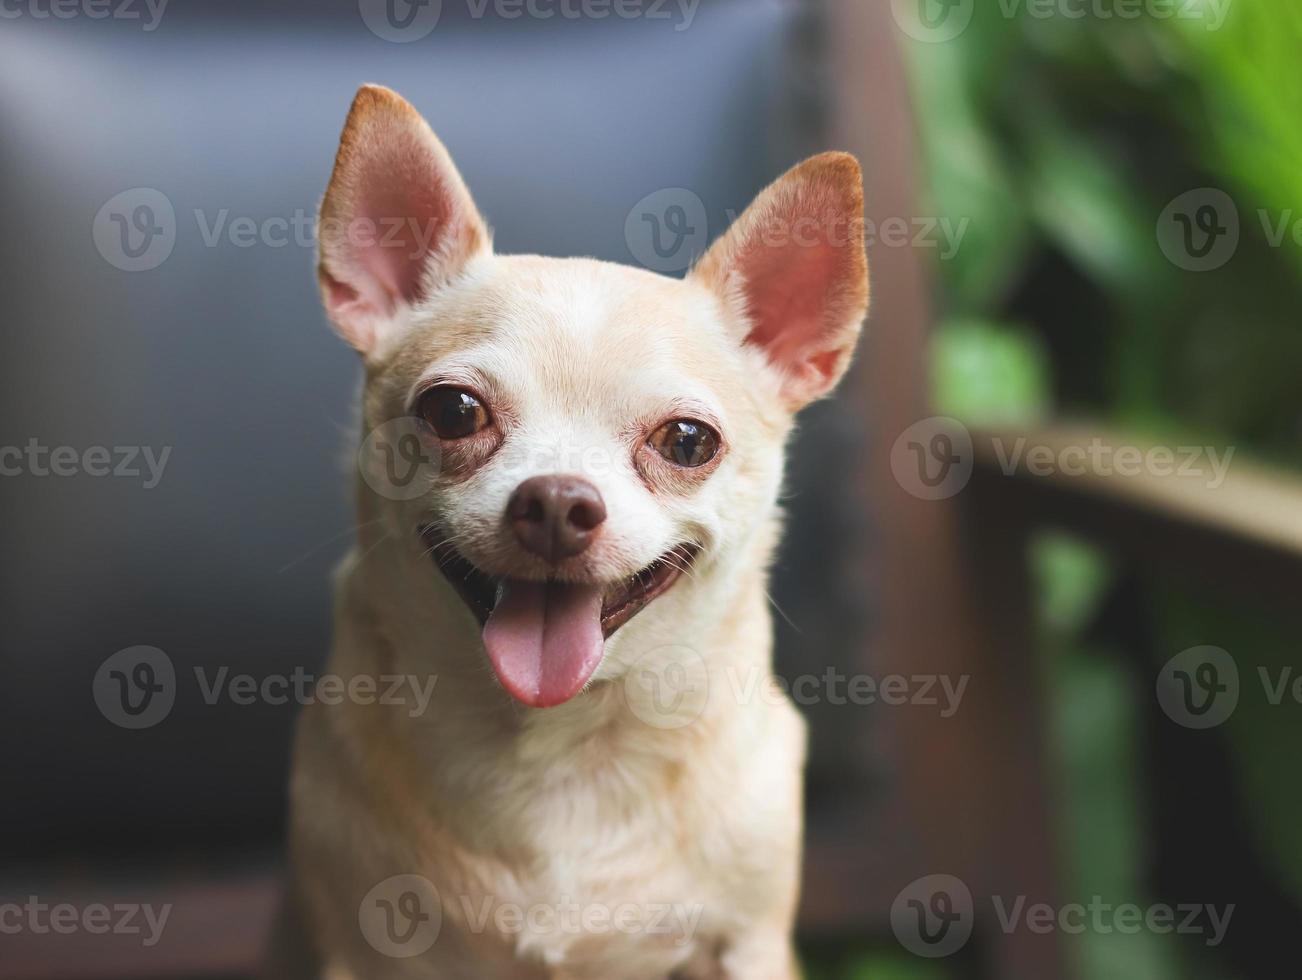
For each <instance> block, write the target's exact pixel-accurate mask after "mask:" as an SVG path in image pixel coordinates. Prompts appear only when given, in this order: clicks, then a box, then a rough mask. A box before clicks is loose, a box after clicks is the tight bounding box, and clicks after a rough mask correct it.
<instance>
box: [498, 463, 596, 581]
mask: <svg viewBox="0 0 1302 980" xmlns="http://www.w3.org/2000/svg"><path fill="white" fill-rule="evenodd" d="M506 519H507V520H508V521H509V522H510V523H511V527H512V529H513V530H514V531H515V536H516V537H517V538H518V539H519V541H520V544H522V545H524V547H525V548H526V549H528V550H529V551H532V552H533V553H534V554H535V555H538V556H539V557H540V558H544V559H546V560H547V561H549V562H557V561H560V560H561V559H563V558H570V557H572V556H574V555H577V554H579V553H580V552H582V551H583V550H584V549H586V548H587V547H588V545H590V544H591V543H592V540H593V539H594V538H595V537H596V536H597V531H598V530H599V529H600V528H601V525H602V522H603V521H605V519H606V504H605V502H604V501H603V500H602V499H601V494H600V493H598V492H597V488H596V487H594V486H593V485H592V484H591V483H589V482H588V481H587V480H583V479H580V478H579V477H577V476H535V477H532V478H530V479H528V480H525V481H524V482H523V483H521V484H520V485H519V486H518V487H516V488H515V493H513V494H511V500H510V502H509V503H508V504H507V505H506Z"/></svg>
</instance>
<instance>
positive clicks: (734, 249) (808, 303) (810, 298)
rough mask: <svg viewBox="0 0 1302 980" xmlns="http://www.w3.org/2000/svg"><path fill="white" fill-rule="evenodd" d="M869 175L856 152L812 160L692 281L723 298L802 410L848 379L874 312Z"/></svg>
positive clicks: (780, 182)
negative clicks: (867, 247) (868, 249)
mask: <svg viewBox="0 0 1302 980" xmlns="http://www.w3.org/2000/svg"><path fill="white" fill-rule="evenodd" d="M863 231H864V224H863V177H862V175H861V173H860V171H859V163H858V161H856V160H855V158H854V157H852V156H850V155H849V154H848V153H823V154H820V155H819V156H816V157H811V158H810V159H808V160H806V161H805V162H804V163H801V164H799V165H798V166H796V167H794V168H793V169H792V170H790V171H788V172H787V173H786V174H785V175H783V176H782V177H780V178H778V179H777V180H776V181H774V182H773V183H772V184H771V185H770V186H769V187H767V188H766V189H765V190H763V191H762V192H760V195H759V197H757V198H756V199H755V202H754V203H753V204H751V206H750V207H749V208H747V209H746V211H745V212H744V213H743V214H742V215H741V217H740V218H738V219H737V220H736V222H734V224H733V226H732V227H731V228H730V229H728V231H727V232H726V233H725V234H724V235H723V237H722V238H720V239H719V240H718V241H717V242H715V243H714V245H712V246H711V247H710V250H709V251H708V252H707V253H706V254H705V256H704V257H703V258H702V259H701V261H700V262H699V263H698V264H697V266H696V268H695V269H694V270H693V271H692V276H693V277H694V278H695V279H697V280H698V281H700V282H703V283H704V284H706V285H707V286H709V287H710V288H711V289H713V290H714V291H715V292H716V293H717V294H718V295H719V296H721V297H722V298H723V300H724V302H725V304H726V305H727V306H728V308H729V309H730V311H731V312H732V314H733V316H734V317H735V318H736V320H737V322H738V324H739V327H738V329H739V333H740V334H741V336H740V339H741V340H742V342H744V343H746V344H748V345H752V346H754V347H757V348H759V349H760V350H762V351H763V352H764V353H765V355H767V357H768V360H769V363H770V364H771V365H772V366H773V367H774V368H775V369H776V370H777V371H778V372H779V375H780V377H781V389H780V390H781V394H782V398H783V401H784V402H785V403H786V406H787V408H789V409H790V410H792V411H795V410H797V409H799V408H802V407H803V406H804V405H806V404H808V403H809V402H811V401H813V400H814V399H816V398H819V397H821V396H823V395H825V394H827V393H828V392H829V391H831V390H832V389H833V388H834V387H835V386H836V383H837V382H838V381H839V380H840V379H841V375H843V374H844V373H845V370H846V368H847V367H848V366H849V364H850V357H851V354H852V353H853V352H854V345H855V341H856V340H857V339H858V337H859V330H860V328H861V327H862V325H863V319H864V316H865V314H866V313H867V312H868V259H867V256H866V255H865V253H864V242H863Z"/></svg>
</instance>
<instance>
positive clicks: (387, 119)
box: [317, 85, 491, 354]
mask: <svg viewBox="0 0 1302 980" xmlns="http://www.w3.org/2000/svg"><path fill="white" fill-rule="evenodd" d="M317 225H318V240H319V242H320V254H319V260H318V266H317V274H318V277H319V278H320V281H321V295H322V299H323V301H324V303H325V308H326V312H327V313H328V314H329V315H330V319H331V320H332V321H333V322H334V324H335V326H336V327H337V328H338V329H339V332H340V333H341V334H343V336H344V339H345V340H347V341H348V342H349V343H350V344H352V345H353V346H354V347H355V348H357V349H358V350H359V351H361V352H362V354H370V353H371V352H372V351H374V350H375V348H376V346H377V344H379V343H381V342H382V341H383V340H384V338H385V334H386V332H387V331H390V330H392V329H393V328H394V325H395V324H396V323H399V322H401V315H402V314H403V313H404V312H405V310H406V309H407V308H409V307H410V306H411V305H412V304H414V303H417V302H419V301H420V300H421V299H423V298H425V297H426V296H428V295H429V294H430V292H431V291H433V290H436V289H438V288H439V286H440V285H442V284H444V283H446V282H448V281H449V280H450V279H452V278H453V277H454V276H455V275H456V274H457V272H459V271H460V270H461V268H462V267H463V266H464V265H465V264H466V262H467V261H468V260H469V259H470V258H472V257H473V256H474V255H476V254H478V253H480V252H487V251H489V250H490V248H491V245H490V241H489V233H488V228H487V227H486V226H485V225H484V222H483V219H482V218H480V216H479V212H478V211H477V210H476V209H475V204H474V201H473V200H471V197H470V193H469V191H467V190H466V185H465V183H464V182H463V181H462V180H461V175H460V174H459V173H457V168H456V167H455V166H454V165H453V163H452V158H451V157H449V156H448V152H447V150H445V149H444V148H443V144H442V143H440V142H439V141H438V137H436V136H435V135H434V133H433V131H432V130H431V129H430V128H429V125H428V124H427V123H426V122H425V120H424V119H423V118H421V115H420V113H419V112H417V111H416V109H415V108H414V107H413V106H412V105H411V104H410V103H409V102H407V101H406V100H405V99H404V98H402V96H400V95H398V94H397V93H396V92H393V91H391V90H390V89H387V88H383V87H381V86H379V85H365V86H363V87H362V88H361V89H359V90H358V92H357V97H356V98H355V99H354V100H353V106H352V109H350V110H349V112H348V121H347V122H346V123H344V132H343V136H342V137H341V138H340V141H339V154H338V156H337V157H336V158H335V168H334V173H333V174H332V175H331V177H330V186H329V188H328V189H327V190H326V195H325V199H324V200H323V201H322V202H321V213H320V215H319V217H318V223H317Z"/></svg>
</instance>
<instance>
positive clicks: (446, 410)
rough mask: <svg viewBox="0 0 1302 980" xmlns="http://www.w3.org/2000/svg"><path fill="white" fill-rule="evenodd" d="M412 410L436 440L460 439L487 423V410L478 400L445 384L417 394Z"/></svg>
mask: <svg viewBox="0 0 1302 980" xmlns="http://www.w3.org/2000/svg"><path fill="white" fill-rule="evenodd" d="M416 410H417V412H419V414H420V417H421V418H423V419H424V420H425V421H426V422H427V423H428V424H429V427H430V428H431V429H433V430H434V432H435V434H436V435H437V436H438V437H439V438H440V439H464V438H466V437H467V436H473V435H474V434H475V433H476V432H479V431H480V430H482V429H484V428H485V427H487V425H488V423H489V417H488V409H487V408H485V407H484V404H483V403H482V402H481V401H480V400H479V399H478V398H476V397H475V396H474V395H472V394H471V393H470V392H468V391H466V390H465V389H463V388H452V387H450V386H447V385H441V386H439V387H437V388H431V389H430V390H429V391H427V392H425V394H423V395H421V396H420V401H419V402H418V403H417V406H416Z"/></svg>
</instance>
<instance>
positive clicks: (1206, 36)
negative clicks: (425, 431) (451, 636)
mask: <svg viewBox="0 0 1302 980" xmlns="http://www.w3.org/2000/svg"><path fill="white" fill-rule="evenodd" d="M1299 54H1302V8H1299V7H1298V6H1297V5H1296V4H1295V3H1294V2H1293V0H999V2H996V3H981V4H977V3H976V2H975V0H871V2H870V0H855V2H851V0H823V2H809V3H804V2H798V0H666V2H663V3H662V2H660V0H645V2H636V0H629V2H627V3H622V4H621V3H603V2H602V0H566V2H562V0H556V2H549V0H534V2H531V3H530V4H523V3H519V2H516V0H482V2H481V0H442V2H441V3H440V2H439V0H429V2H425V3H415V4H411V3H408V2H407V0H379V2H372V0H318V2H316V3H312V4H307V3H292V2H288V0H281V2H265V3H257V2H253V0H225V2H217V0H211V2H209V0H176V2H175V3H171V4H169V3H167V2H164V0H154V2H153V3H152V4H151V3H145V2H144V0H67V2H54V3H52V2H51V0H3V2H0V132H3V133H4V139H3V141H0V214H3V216H4V220H3V221H2V222H0V282H3V286H4V289H3V293H2V295H3V299H4V302H3V306H2V307H0V311H2V312H0V317H2V318H3V324H4V328H5V329H4V331H3V344H4V348H3V358H2V359H0V377H2V378H3V385H2V386H0V420H2V421H0V432H2V434H0V474H2V478H0V493H3V495H4V507H3V511H2V512H0V513H3V519H2V520H0V548H2V549H3V554H4V561H3V563H2V565H0V580H2V581H3V589H2V590H0V623H2V624H3V626H2V627H0V642H2V643H3V649H2V650H0V658H2V659H0V732H3V735H4V738H3V745H4V751H3V752H0V786H3V787H4V790H3V802H2V803H0V829H3V831H4V833H3V834H2V835H0V976H4V977H6V978H12V980H37V978H61V980H80V978H84V980H90V978H102V980H117V978H122V980H126V978H145V977H158V978H164V977H167V978H177V980H180V978H191V977H193V978H200V977H204V978H235V977H246V976H249V975H250V971H251V970H252V968H253V965H254V963H255V962H256V960H257V957H258V951H259V949H260V946H261V944H262V942H263V939H264V937H265V934H266V930H267V927H268V924H269V921H270V919H271V916H272V912H273V909H274V906H275V902H276V897H277V894H278V890H279V887H280V869H281V849H282V831H283V817H284V787H285V780H286V773H287V764H288V746H289V738H290V731H291V726H292V724H293V719H294V717H295V714H296V711H297V705H296V704H295V703H294V699H293V698H292V697H290V698H288V699H278V698H273V697H267V696H265V695H264V694H261V693H258V691H257V689H258V688H259V685H261V684H263V682H264V681H266V680H267V679H269V678H270V679H276V678H280V679H285V678H289V679H292V678H294V677H308V678H311V677H313V676H315V675H316V674H317V673H319V672H320V670H321V667H322V664H323V661H324V657H325V654H326V651H327V647H328V643H329V624H330V619H329V575H330V572H331V569H332V567H333V566H334V564H335V563H336V562H337V561H338V560H339V558H340V556H341V555H342V554H343V552H344V551H345V550H346V549H347V547H348V545H349V539H350V535H351V533H352V526H353V525H352V517H351V504H350V500H349V489H350V487H351V483H352V478H351V474H352V472H353V471H354V467H355V462H354V461H355V458H356V457H355V447H356V444H357V439H358V434H357V432H356V431H355V416H354V401H355V397H356V392H357V390H358V386H359V381H360V371H359V367H358V364H357V361H356V358H355V356H354V355H353V354H352V353H351V352H350V351H349V350H348V349H346V348H345V346H344V345H343V344H342V343H341V342H340V341H338V340H337V339H336V338H335V337H334V336H333V334H332V333H331V332H330V330H329V328H328V326H327V325H326V323H325V320H324V317H323V316H322V315H321V313H320V309H319V302H318V298H317V295H316V286H315V281H314V278H313V266H314V253H313V248H314V245H315V242H314V240H313V235H312V219H313V216H314V214H315V208H316V204H317V202H318V200H319V196H320V194H321V193H322V191H323V190H324V188H325V184H326V180H327V178H328V176H329V171H330V166H331V163H332V160H333V154H334V150H335V146H336V144H337V140H338V136H339V130H340V127H341V125H342V122H343V118H344V113H345V111H346V109H347V106H348V104H349V101H350V100H351V98H352V95H353V92H354V91H355V89H356V88H357V86H358V85H359V84H360V83H362V82H366V81H373V82H380V83H384V84H387V85H390V86H391V87H393V88H396V89H397V90H399V91H400V92H402V93H403V94H404V95H405V96H407V97H408V98H409V99H410V100H411V101H412V102H413V103H414V104H415V105H416V106H417V108H419V109H420V110H421V111H422V112H423V113H424V114H425V116H426V117H427V118H428V119H429V120H430V122H431V124H432V125H433V126H434V128H435V130H436V131H437V132H438V133H439V135H440V136H441V137H442V139H443V140H444V142H445V143H446V144H447V145H448V147H449V149H450V150H451V152H452V154H453V156H454V157H455V159H456V160H457V163H458V165H459V166H460V168H461V170H462V172H463V173H464V175H465V176H466V179H467V182H468V183H469V185H470V187H471V190H472V192H473V193H474V195H475V197H476V199H477V201H478V202H479V205H480V207H481V209H482V210H483V212H484V213H485V215H486V216H487V217H488V219H489V221H490V222H491V223H492V224H493V226H494V228H495V232H496V242H497V245H498V248H499V249H500V250H502V251H507V252H540V253H543V254H552V255H569V254H589V255H596V256H597V257H599V258H603V259H609V260H613V261H618V262H625V263H633V264H639V265H643V266H646V267H648V268H651V269H654V270H655V271H659V272H663V273H666V274H669V275H679V274H682V273H683V272H684V271H685V270H686V268H687V267H688V266H689V265H690V263H691V261H692V259H693V257H695V256H696V255H699V254H700V252H701V251H703V250H704V247H705V246H706V245H707V244H708V242H709V241H710V240H712V239H713V237H715V236H716V235H717V234H718V233H719V232H720V231H722V229H723V228H725V227H726V226H727V224H728V222H729V221H730V220H731V218H732V217H733V216H734V215H735V214H736V213H738V212H739V211H740V210H741V209H743V208H744V207H745V205H746V204H747V203H748V202H749V201H750V199H751V198H752V197H753V196H754V194H755V193H756V192H757V191H758V190H759V189H760V188H761V187H763V186H764V184H765V183H767V182H768V181H769V180H771V179H772V178H773V177H775V176H777V175H778V174H779V173H780V172H781V171H782V170H783V169H784V168H786V167H787V166H789V165H791V164H793V163H794V162H796V161H797V160H799V159H800V158H802V157H803V156H805V155H807V154H809V153H812V152H816V151H818V150H822V149H827V148H839V149H847V150H851V151H853V152H855V153H856V154H858V155H859V156H860V158H861V159H862V160H863V162H864V165H865V179H866V183H867V194H868V208H869V219H870V220H869V223H868V226H867V237H868V244H869V251H870V263H871V265H872V269H873V285H874V310H873V313H872V316H871V319H870V323H869V330H868V333H867V335H866V340H865V344H864V347H863V350H862V352H861V355H860V357H859V360H858V361H857V363H856V366H855V368H854V369H853V371H852V374H851V376H850V377H849V378H848V380H847V383H846V386H845V388H844V390H843V391H842V393H841V395H840V396H839V397H838V398H836V399H834V400H832V401H829V402H826V403H822V404H820V405H817V406H815V407H814V408H813V409H811V410H810V411H809V412H808V414H807V416H806V418H805V421H804V425H803V427H802V429H801V432H800V435H799V437H798V438H797V440H796V441H795V444H794V446H793V455H792V463H791V471H790V479H789V493H788V500H787V506H788V508H789V510H790V512H791V514H792V519H791V524H790V529H789V533H788V537H787V540H786V542H785V544H784V547H783V551H782V554H781V557H780V561H779V566H778V568H777V570H776V579H775V584H774V589H773V593H774V597H775V601H776V604H777V605H778V606H779V607H780V610H781V615H780V616H778V617H777V631H778V641H779V642H778V674H779V676H780V678H782V680H783V681H784V682H785V683H786V684H789V685H791V686H792V688H793V690H796V691H799V692H800V696H799V697H797V701H798V702H799V704H800V707H801V709H802V710H803V711H804V712H805V713H806V715H807V717H808V718H809V720H810V722H811V725H812V735H813V743H812V753H811V762H810V773H809V813H808V821H809V837H808V859H807V867H806V878H805V900H804V905H803V907H802V913H801V934H800V939H801V946H802V953H803V955H804V958H805V962H806V968H807V970H808V972H809V975H810V977H811V980H842V978H844V980H869V978H871V980H915V978H916V980H945V978H954V980H958V978H969V977H973V978H977V977H980V978H996V980H1022V978H1025V980H1056V978H1079V980H1113V978H1117V977H1125V978H1137V980H1138V978H1142V980H1177V978H1191V980H1230V978H1244V980H1249V978H1259V977H1261V978H1264V977H1270V978H1276V977H1279V976H1281V975H1286V971H1288V970H1289V969H1290V966H1289V965H1290V964H1291V962H1292V959H1293V957H1292V955H1291V941H1292V938H1293V933H1294V932H1295V929H1296V926H1297V925H1298V923H1299V922H1300V921H1302V915H1300V913H1302V779H1299V778H1298V774H1297V773H1298V768H1297V765H1298V764H1297V754H1298V751H1299V749H1302V682H1299V681H1298V677H1299V676H1302V656H1300V650H1299V644H1298V639H1297V637H1298V630H1297V627H1298V625H1299V620H1300V619H1302V602H1300V601H1299V595H1300V594H1302V482H1299V478H1298V475H1297V469H1298V465H1299V462H1300V461H1302V457H1300V455H1299V448H1298V447H1299V441H1300V440H1302V386H1300V385H1299V375H1302V319H1300V315H1299V310H1300V309H1302V128H1300V127H1299V125H1298V121H1299V119H1302V73H1299V71H1298V68H1297V63H1298V62H1297V59H1298V57H1299ZM142 670H143V671H144V673H141V671H142ZM235 678H250V679H251V680H250V682H249V683H250V684H251V685H252V688H253V689H254V693H253V694H252V695H249V696H239V695H237V694H236V693H234V692H236V690H237V688H236V687H234V686H231V685H232V683H233V679H235ZM137 679H143V681H147V682H148V685H149V686H150V687H151V688H152V687H156V688H157V692H158V696H157V698H152V697H151V698H150V699H148V700H147V702H146V701H137V702H132V701H131V700H130V699H129V698H127V699H124V698H123V696H122V695H123V692H125V691H126V690H127V687H126V685H128V684H129V683H132V682H134V681H135V680H137ZM141 690H144V688H143V687H142V688H141ZM277 690H280V689H279V688H278V689H277ZM848 691H853V692H857V693H854V694H850V695H847V692H848ZM280 700H284V701H285V703H277V702H278V701H280ZM97 906H107V907H109V908H110V909H112V908H115V907H118V906H136V907H143V906H149V907H150V908H155V909H158V908H162V907H164V906H167V907H168V908H169V917H168V919H167V922H166V927H165V928H162V929H161V930H159V933H158V935H155V936H152V937H151V936H150V935H149V930H148V927H146V926H145V925H144V920H143V919H141V920H140V927H141V928H142V929H143V932H133V931H130V930H129V929H128V928H126V927H125V926H124V927H123V928H121V929H119V928H98V927H97V926H95V925H93V924H92V922H91V921H90V919H88V918H87V915H86V911H87V910H88V909H92V908H95V907H97ZM54 907H62V908H65V909H71V910H72V911H71V912H68V913H67V915H66V919H65V920H64V921H63V926H59V925H58V924H57V923H55V924H54V925H52V924H51V920H50V914H51V913H50V909H52V908H54ZM42 908H43V909H45V911H43V912H42V911H40V909H42ZM65 926H66V927H65ZM147 938H153V939H154V940H155V941H154V942H149V943H146V941H145V940H146V939H147Z"/></svg>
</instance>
